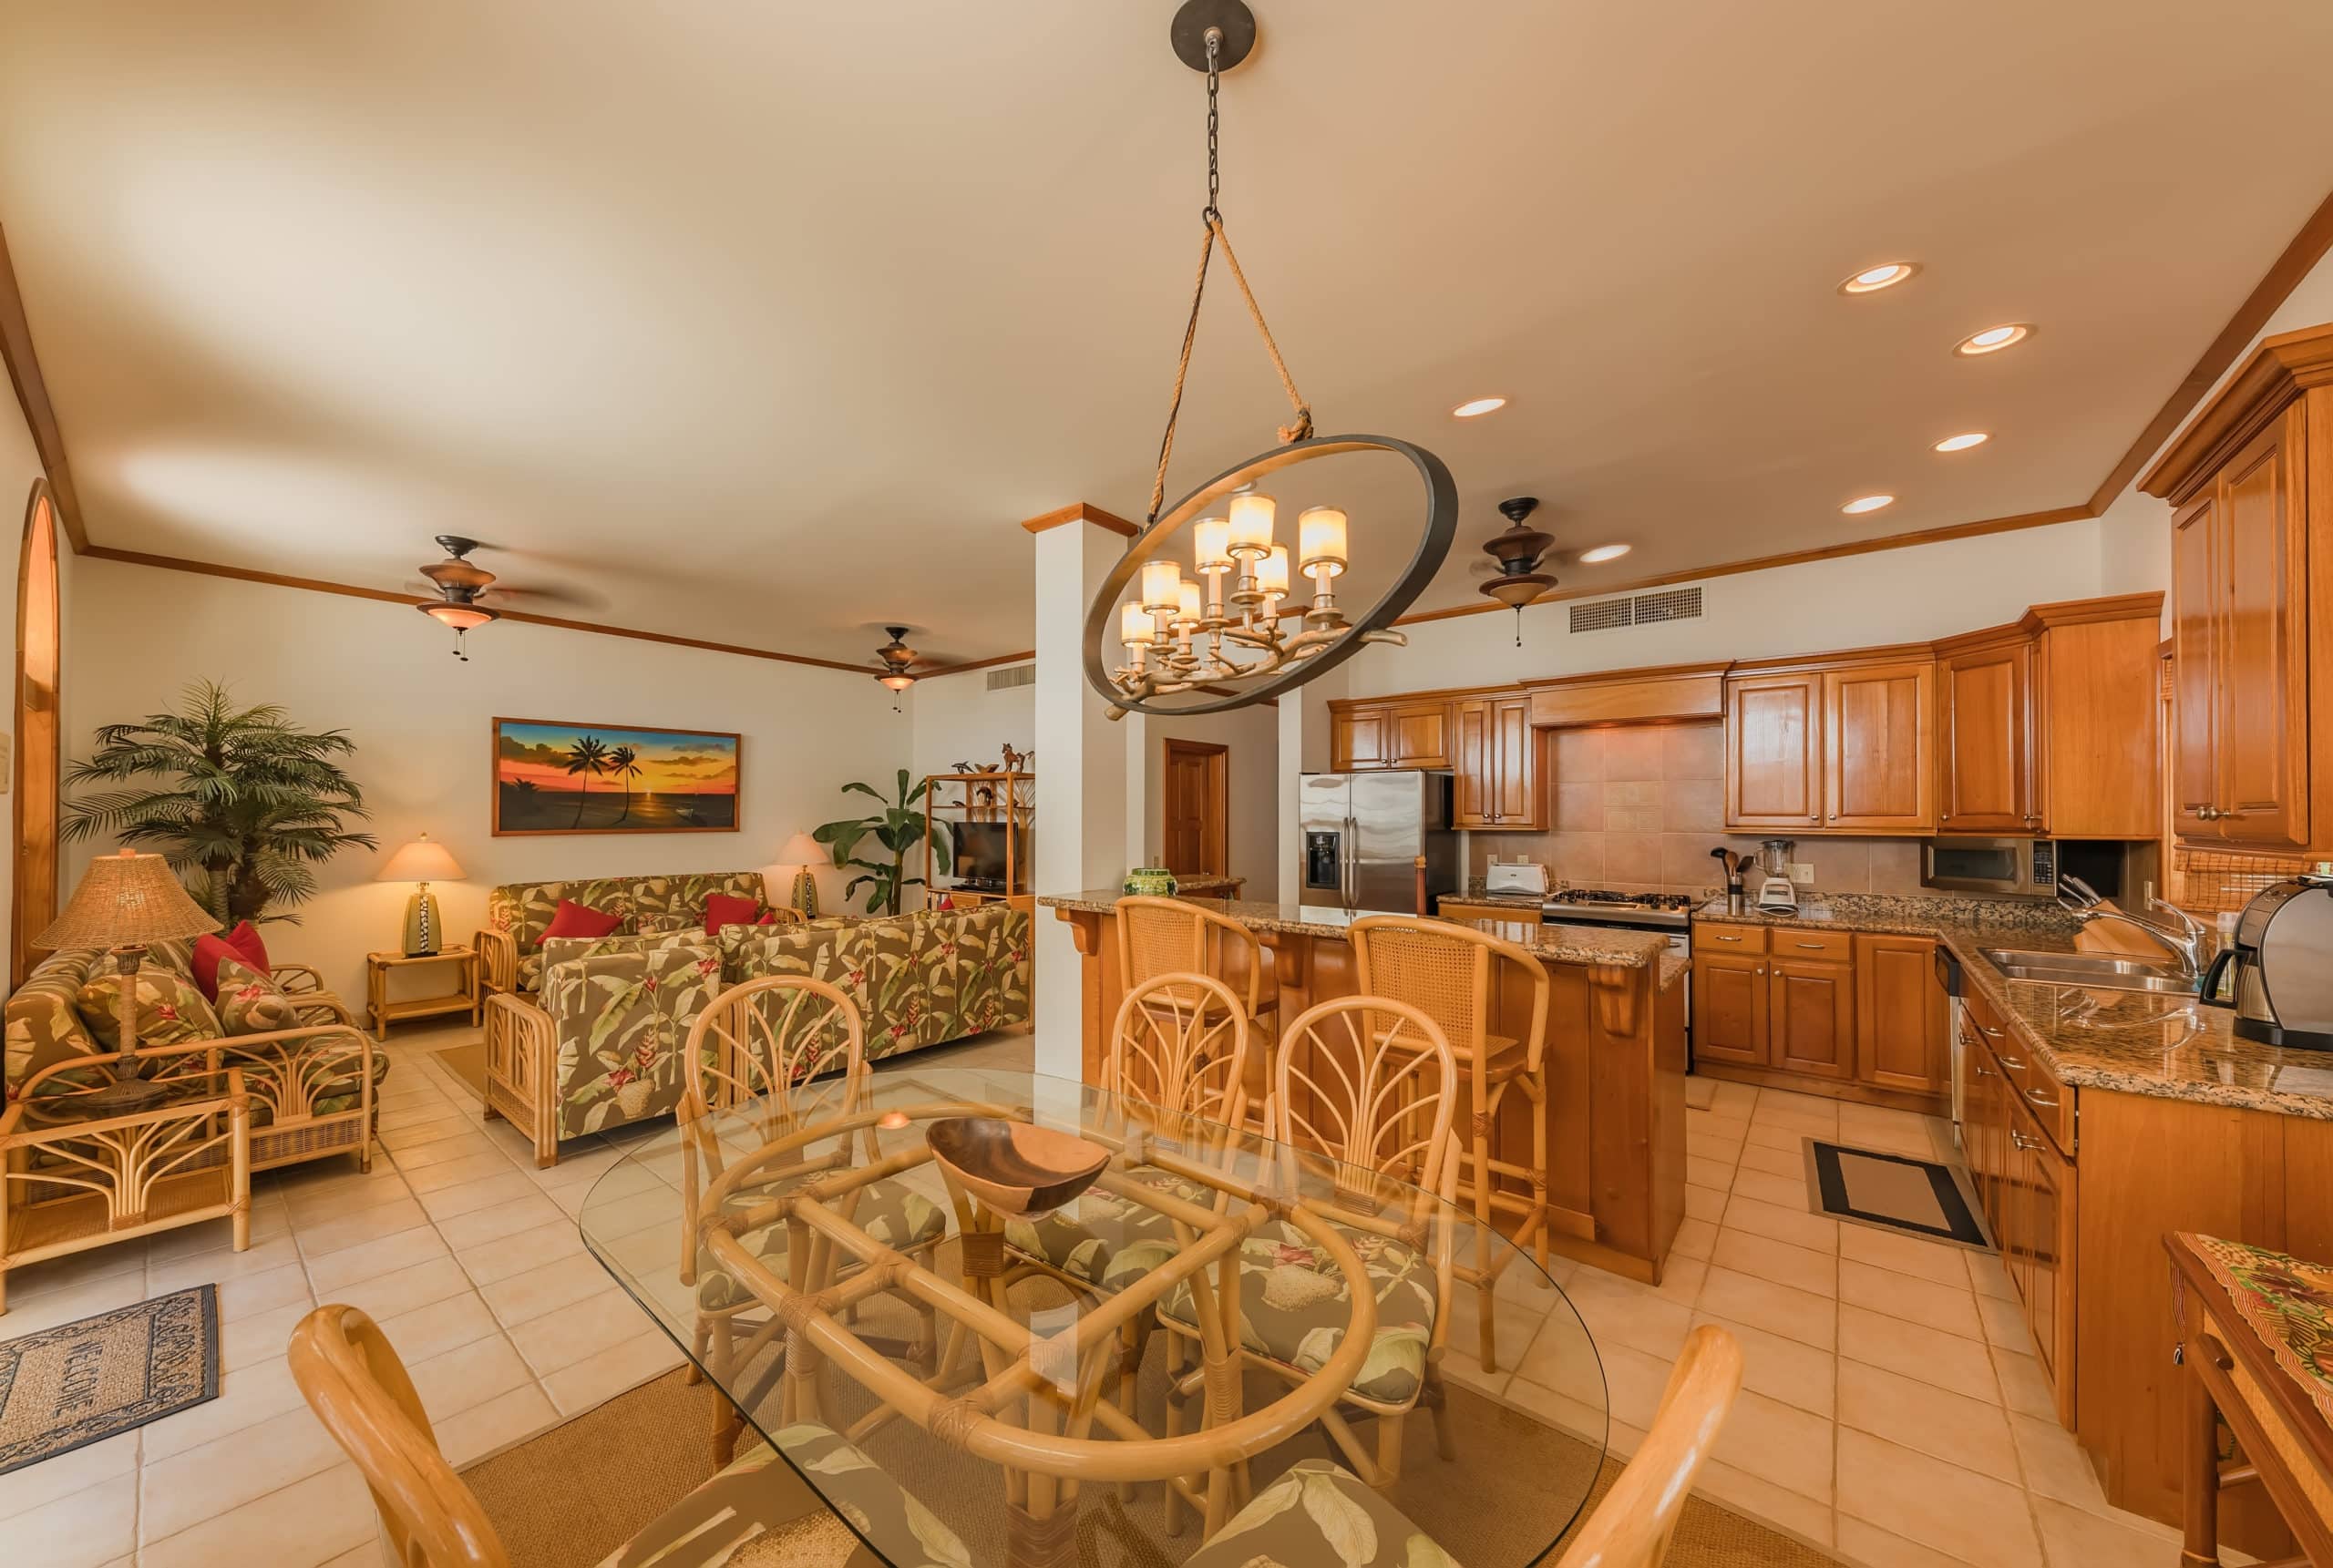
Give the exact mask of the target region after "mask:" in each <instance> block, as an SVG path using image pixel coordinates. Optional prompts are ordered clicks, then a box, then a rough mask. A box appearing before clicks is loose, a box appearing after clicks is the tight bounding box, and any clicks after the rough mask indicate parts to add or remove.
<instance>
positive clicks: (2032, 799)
mask: <svg viewBox="0 0 2333 1568" xmlns="http://www.w3.org/2000/svg"><path fill="white" fill-rule="evenodd" d="M1940 672H1941V677H1942V706H1941V712H1942V715H1943V728H1944V747H1943V754H1942V759H1941V764H1942V765H1941V768H1940V770H1939V771H1940V775H1941V776H1940V778H1939V781H1938V782H1939V784H1940V785H1941V788H1940V790H1939V792H1938V793H1939V795H1940V804H1939V807H1938V810H1937V829H1938V831H1940V832H1945V833H1997V834H2029V833H2033V832H2035V831H2037V830H2038V829H2039V828H2040V825H2041V811H2040V803H2039V801H2038V800H2037V798H2036V792H2035V789H2034V770H2033V757H2034V744H2033V738H2034V712H2033V644H2032V642H2031V641H2030V639H2028V638H2025V637H2023V636H2021V635H2020V636H2016V637H2013V638H2010V639H2008V640H2006V641H2001V642H1999V643H1996V644H1995V645H1993V646H1989V647H1981V648H1976V649H1971V650H1969V651H1965V652H1958V653H1954V654H1952V655H1951V656H1949V657H1948V658H1947V659H1945V660H1944V661H1942V663H1941V665H1940Z"/></svg>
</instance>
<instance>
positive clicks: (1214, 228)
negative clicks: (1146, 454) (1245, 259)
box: [1144, 29, 1312, 523]
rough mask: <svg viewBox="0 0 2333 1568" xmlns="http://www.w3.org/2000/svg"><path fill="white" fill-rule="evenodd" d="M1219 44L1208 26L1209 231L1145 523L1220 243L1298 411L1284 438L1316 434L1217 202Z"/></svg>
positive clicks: (1202, 213) (1151, 519)
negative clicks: (1313, 431) (1242, 268)
mask: <svg viewBox="0 0 2333 1568" xmlns="http://www.w3.org/2000/svg"><path fill="white" fill-rule="evenodd" d="M1221 44H1222V39H1221V37H1220V36H1218V34H1217V33H1216V32H1214V31H1213V30H1212V29H1210V30H1209V31H1208V36H1207V205H1206V206H1205V207H1203V208H1201V209H1200V210H1199V220H1200V222H1201V224H1202V225H1203V226H1204V228H1205V233H1204V234H1202V235H1201V237H1200V240H1199V267H1198V274H1197V276H1196V277H1195V278H1193V279H1192V281H1191V313H1190V316H1189V317H1188V319H1187V320H1186V321H1185V322H1184V323H1183V349H1182V353H1181V354H1179V355H1178V356H1177V358H1176V361H1175V390H1174V393H1173V395H1171V396H1170V397H1169V398H1168V400H1167V404H1166V429H1165V430H1164V431H1162V432H1161V433H1160V435H1159V437H1158V471H1157V472H1156V474H1154V475H1153V476H1152V477H1151V480H1150V510H1149V512H1148V513H1147V514H1146V517H1145V518H1144V521H1145V522H1146V523H1155V522H1156V521H1157V520H1158V510H1159V507H1162V506H1163V505H1165V503H1166V465H1167V463H1168V462H1169V461H1170V460H1171V459H1172V458H1173V457H1174V456H1175V426H1176V423H1177V421H1178V420H1179V419H1180V418H1181V417H1182V414H1183V384H1184V383H1185V382H1186V381H1187V380H1188V379H1189V377H1190V374H1191V344H1192V343H1194V342H1196V341H1197V337H1198V330H1199V304H1200V302H1201V301H1202V300H1204V299H1205V298H1206V297H1207V269H1208V261H1210V260H1211V259H1212V258H1213V256H1214V254H1215V247H1216V246H1217V245H1218V243H1219V244H1221V245H1222V247H1223V260H1224V262H1225V264H1227V265H1228V266H1229V267H1230V269H1231V281H1232V282H1235V283H1237V284H1238V285H1239V297H1240V299H1242V300H1243V301H1245V302H1247V306H1248V314H1249V318H1250V319H1251V320H1253V321H1254V322H1255V323H1256V333H1257V335H1258V336H1259V337H1261V338H1262V339H1263V340H1264V353H1265V354H1268V355H1269V356H1270V358H1271V362H1272V370H1273V371H1274V373H1275V374H1278V375H1279V376H1280V390H1281V391H1283V392H1285V393H1287V394H1288V402H1289V406H1290V407H1291V408H1293V409H1294V410H1295V411H1296V417H1295V418H1294V419H1293V420H1291V421H1290V422H1289V423H1288V424H1286V425H1281V426H1280V441H1281V443H1282V445H1287V444H1289V443H1292V442H1297V441H1302V440H1305V439H1307V438H1309V437H1310V436H1311V434H1312V410H1311V409H1310V407H1309V406H1307V405H1306V404H1305V401H1304V397H1303V395H1302V394H1301V393H1300V392H1298V391H1297V390H1296V378H1295V377H1294V376H1292V375H1290V374H1289V370H1288V362H1287V361H1286V360H1284V359H1282V358H1281V357H1280V344H1279V343H1276V342H1274V341H1273V339H1272V329H1271V328H1270V327H1269V326H1267V325H1265V324H1264V309H1263V307H1262V306H1261V305H1259V304H1258V303H1257V302H1256V292H1255V291H1254V290H1253V289H1250V288H1249V286H1248V274H1247V273H1246V272H1244V271H1242V270H1241V268H1240V266H1239V258H1238V256H1236V255H1234V254H1233V253H1232V250H1231V236H1230V235H1228V234H1227V233H1225V232H1224V230H1223V211H1222V209H1221V208H1220V207H1219V206H1218V200H1220V198H1221V195H1222V190H1223V172H1222V159H1221V153H1220V148H1219V145H1218V142H1219V133H1220V130H1221V127H1222V118H1221V114H1220V111H1219V109H1218V102H1217V99H1218V89H1219V88H1220V87H1221V85H1222V80H1223V77H1222V72H1221V71H1220V70H1219V69H1218V67H1217V65H1216V56H1217V53H1218V49H1219V48H1220V46H1221Z"/></svg>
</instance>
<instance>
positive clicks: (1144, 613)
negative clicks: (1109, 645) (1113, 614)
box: [1118, 601, 1158, 648]
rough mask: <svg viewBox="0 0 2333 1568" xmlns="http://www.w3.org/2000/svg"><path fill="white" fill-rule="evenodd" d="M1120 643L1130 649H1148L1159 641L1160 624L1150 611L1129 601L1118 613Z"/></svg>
mask: <svg viewBox="0 0 2333 1568" xmlns="http://www.w3.org/2000/svg"><path fill="white" fill-rule="evenodd" d="M1118 641H1120V642H1123V643H1125V645H1126V646H1127V647H1128V648H1148V647H1150V646H1152V645H1153V644H1155V643H1156V642H1157V641H1158V623H1157V622H1156V620H1152V619H1151V614H1150V611H1148V610H1145V609H1144V608H1143V607H1142V606H1140V605H1139V604H1136V603H1133V602H1131V601H1129V602H1128V603H1127V605H1126V607H1125V609H1124V610H1120V611H1119V612H1118Z"/></svg>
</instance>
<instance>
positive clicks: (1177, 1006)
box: [1102, 973, 1250, 1127]
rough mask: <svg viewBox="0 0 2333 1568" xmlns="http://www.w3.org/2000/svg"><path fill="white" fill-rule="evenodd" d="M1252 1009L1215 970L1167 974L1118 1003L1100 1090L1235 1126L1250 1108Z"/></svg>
mask: <svg viewBox="0 0 2333 1568" xmlns="http://www.w3.org/2000/svg"><path fill="white" fill-rule="evenodd" d="M1249 1035H1250V1030H1249V1020H1248V1009H1246V1008H1244V1007H1242V1006H1241V1005H1240V1002H1239V999H1238V996H1237V995H1235V994H1234V993H1233V992H1232V989H1231V988H1230V987H1229V986H1227V985H1225V984H1224V983H1223V982H1222V981H1221V980H1218V979H1216V978H1215V977H1214V976H1212V975H1199V974H1189V973H1168V974H1164V975H1158V976H1155V977H1153V978H1152V979H1147V980H1145V981H1143V982H1142V984H1140V985H1138V986H1136V987H1135V988H1134V989H1131V990H1129V991H1127V992H1126V994H1125V999H1124V1000H1122V1001H1120V1002H1119V1003H1118V1016H1117V1018H1116V1020H1115V1021H1114V1022H1113V1023H1112V1024H1111V1026H1110V1043H1109V1047H1108V1049H1107V1050H1105V1051H1104V1053H1103V1058H1102V1090H1103V1092H1105V1093H1106V1094H1114V1095H1118V1096H1121V1097H1123V1098H1125V1099H1128V1100H1139V1101H1142V1102H1145V1103H1146V1104H1150V1105H1156V1106H1160V1107H1163V1108H1164V1109H1166V1110H1168V1111H1172V1112H1176V1113H1177V1114H1178V1115H1182V1116H1193V1117H1197V1118H1198V1119H1200V1120H1201V1121H1205V1122H1221V1123H1222V1124H1224V1125H1225V1126H1227V1127H1237V1126H1238V1125H1239V1123H1240V1122H1241V1121H1243V1120H1244V1119H1245V1118H1246V1116H1247V1114H1248V1083H1247V1073H1248V1049H1249Z"/></svg>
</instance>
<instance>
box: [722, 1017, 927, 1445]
mask: <svg viewBox="0 0 2333 1568" xmlns="http://www.w3.org/2000/svg"><path fill="white" fill-rule="evenodd" d="M685 1050H686V1056H685V1061H686V1062H687V1070H686V1081H685V1083H684V1085H683V1089H682V1093H681V1107H680V1114H679V1123H680V1129H681V1138H682V1144H683V1150H682V1163H681V1224H682V1226H683V1231H682V1235H681V1263H680V1280H681V1283H682V1284H683V1285H685V1286H692V1287H694V1289H695V1291H696V1334H695V1341H694V1351H695V1356H696V1359H697V1360H709V1361H710V1362H711V1364H712V1365H713V1366H714V1368H716V1369H725V1368H729V1367H731V1366H734V1365H735V1364H736V1361H737V1359H738V1358H739V1357H740V1355H741V1352H740V1350H739V1348H738V1337H739V1335H740V1334H741V1333H744V1334H745V1336H746V1338H745V1348H744V1349H743V1351H742V1356H743V1358H745V1359H746V1360H751V1359H752V1358H754V1357H755V1356H757V1355H759V1354H761V1353H762V1352H763V1351H764V1350H765V1349H766V1348H768V1346H769V1344H770V1343H771V1342H772V1341H773V1340H774V1339H775V1337H776V1335H777V1333H778V1332H779V1330H778V1329H777V1328H776V1327H775V1326H774V1325H775V1320H774V1319H773V1318H772V1317H770V1315H769V1309H768V1307H766V1306H765V1305H764V1304H763V1303H762V1302H761V1301H760V1300H759V1298H757V1297H756V1296H755V1295H754V1294H753V1293H752V1292H751V1291H750V1290H747V1289H746V1288H745V1286H743V1285H741V1284H740V1283H739V1282H738V1281H737V1280H735V1279H734V1278H733V1277H731V1276H730V1275H729V1273H728V1271H727V1270H725V1269H724V1268H722V1267H721V1266H719V1265H718V1264H716V1263H714V1261H713V1260H712V1258H711V1256H710V1255H709V1254H708V1253H707V1251H706V1250H705V1242H704V1231H705V1226H706V1225H708V1224H710V1223H711V1222H713V1221H715V1220H717V1219H719V1218H720V1217H721V1216H720V1215H717V1214H703V1213H700V1212H699V1210H700V1207H701V1204H700V1203H699V1194H702V1193H704V1191H706V1190H707V1189H708V1188H710V1187H711V1186H712V1184H714V1181H715V1180H716V1179H717V1178H718V1177H719V1176H720V1175H721V1173H722V1172H723V1171H725V1170H726V1169H727V1168H728V1167H729V1165H730V1164H731V1163H733V1162H734V1161H735V1160H736V1159H738V1158H741V1157H744V1156H745V1155H748V1154H751V1153H753V1152H754V1151H755V1149H758V1148H759V1147H761V1146H762V1145H763V1144H766V1143H771V1142H774V1141H776V1139H779V1138H782V1137H785V1136H786V1135H787V1134H789V1133H792V1132H797V1131H799V1130H800V1129H802V1128H803V1127H805V1126H807V1125H808V1124H810V1123H811V1122H816V1121H819V1120H823V1119H825V1118H828V1117H833V1116H840V1115H846V1114H848V1113H849V1112H851V1111H853V1110H855V1109H857V1108H858V1104H859V1102H860V1101H861V1100H862V1099H863V1098H864V1097H865V1095H866V1092H867V1085H868V1081H869V1069H868V1063H867V1030H866V1025H865V1023H864V1022H863V1020H861V1019H860V1018H859V1014H858V1007H857V1006H856V1005H855V1004H854V1003H853V1002H852V1001H851V999H850V998H849V997H848V995H846V994H845V993H844V992H843V991H842V990H840V989H838V988H837V987H835V986H832V985H829V984H828V983H827V982H826V981H825V980H821V979H813V978H811V977H810V976H807V975H772V976H767V977H765V978H764V979H755V980H747V981H745V983H743V984H742V985H736V986H732V987H731V988H730V989H727V990H725V991H724V992H722V993H721V994H720V995H719V996H717V997H715V998H714V999H713V1000H712V1002H711V1003H709V1004H708V1005H707V1006H706V1007H705V1009H704V1011H703V1012H702V1013H700V1014H698V1015H697V1020H696V1023H695V1024H694V1026H693V1027H692V1028H691V1029H690V1030H689V1038H688V1044H687V1046H686V1048H685ZM838 1070H839V1071H838ZM852 1136H853V1137H854V1138H857V1139H858V1140H859V1141H860V1142H861V1143H862V1145H863V1149H862V1153H864V1155H865V1157H866V1158H868V1159H869V1160H872V1159H874V1158H875V1157H876V1156H877V1154H878V1153H879V1151H878V1149H877V1147H876V1135H875V1130H874V1128H873V1127H872V1126H869V1127H867V1128H865V1129H863V1130H862V1131H861V1132H857V1133H854V1134H852ZM831 1163H832V1156H831V1154H830V1153H820V1154H816V1155H812V1154H809V1153H807V1151H806V1158H805V1162H804V1163H803V1164H802V1165H801V1166H800V1167H799V1173H806V1174H807V1173H810V1172H812V1171H817V1170H823V1169H826V1168H827V1166H828V1165H830V1164H831ZM789 1174H790V1172H789V1171H788V1170H785V1169H773V1170H770V1171H766V1172H764V1173H762V1178H761V1179H762V1180H765V1181H769V1182H778V1181H783V1180H785V1179H786V1178H787V1176H788V1175H789ZM849 1202H850V1204H851V1207H850V1208H849V1209H848V1210H846V1212H845V1217H846V1218H848V1219H851V1220H853V1221H854V1222H855V1223H857V1224H858V1225H859V1226H860V1227H861V1228H863V1229H864V1230H866V1231H867V1233H868V1235H872V1236H874V1237H875V1238H876V1239H877V1240H878V1241H880V1242H883V1243H884V1244H886V1245H889V1246H892V1247H895V1248H897V1249H898V1250H899V1251H901V1252H910V1253H912V1252H922V1253H926V1254H929V1253H930V1251H931V1250H932V1249H934V1248H936V1247H937V1246H938V1245H940V1240H941V1238H942V1237H943V1236H944V1235H946V1234H947V1220H948V1216H947V1212H946V1210H945V1209H944V1208H943V1207H942V1206H941V1205H940V1204H938V1203H936V1202H934V1201H933V1200H932V1199H931V1198H930V1197H928V1196H926V1195H924V1194H921V1193H919V1192H917V1191H915V1189H914V1188H913V1187H911V1186H910V1185H908V1184H904V1183H901V1182H896V1181H892V1182H883V1183H879V1184H876V1185H875V1186H874V1187H872V1188H870V1189H869V1190H868V1192H866V1193H864V1194H852V1197H851V1199H850V1200H849ZM741 1239H742V1240H744V1241H745V1245H747V1246H748V1247H749V1248H751V1249H752V1250H754V1251H755V1253H756V1254H757V1255H760V1256H763V1257H776V1256H779V1255H783V1254H784V1252H785V1250H786V1232H785V1231H784V1230H783V1229H781V1228H779V1227H777V1226H776V1225H770V1226H766V1227H764V1228H762V1229H759V1230H756V1231H754V1232H751V1233H749V1234H748V1235H745V1237H743V1238H741ZM910 1305H911V1306H913V1307H915V1309H916V1311H917V1313H918V1315H919V1316H920V1317H921V1318H922V1320H923V1337H922V1339H921V1341H920V1344H919V1346H918V1347H917V1350H918V1354H919V1357H920V1359H922V1360H924V1361H925V1362H926V1364H927V1366H928V1365H929V1362H930V1358H931V1357H932V1356H933V1355H934V1354H935V1353H936V1351H937V1349H938V1338H937V1334H938V1326H937V1320H936V1318H935V1316H934V1314H933V1311H932V1309H931V1307H930V1305H929V1304H926V1303H922V1302H911V1303H910ZM690 1375H691V1378H692V1379H694V1378H695V1377H696V1376H698V1375H699V1374H698V1369H697V1367H696V1366H695V1364H694V1362H692V1365H691V1367H690ZM736 1432H737V1428H736V1427H735V1424H734V1423H733V1422H732V1421H731V1420H730V1419H729V1418H728V1415H727V1412H725V1411H724V1412H722V1419H720V1420H719V1421H718V1422H717V1424H716V1427H715V1433H716V1437H715V1441H716V1452H724V1450H725V1448H726V1445H727V1444H728V1443H729V1442H731V1441H734V1440H735V1436H736ZM724 1457H725V1452H724Z"/></svg>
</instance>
